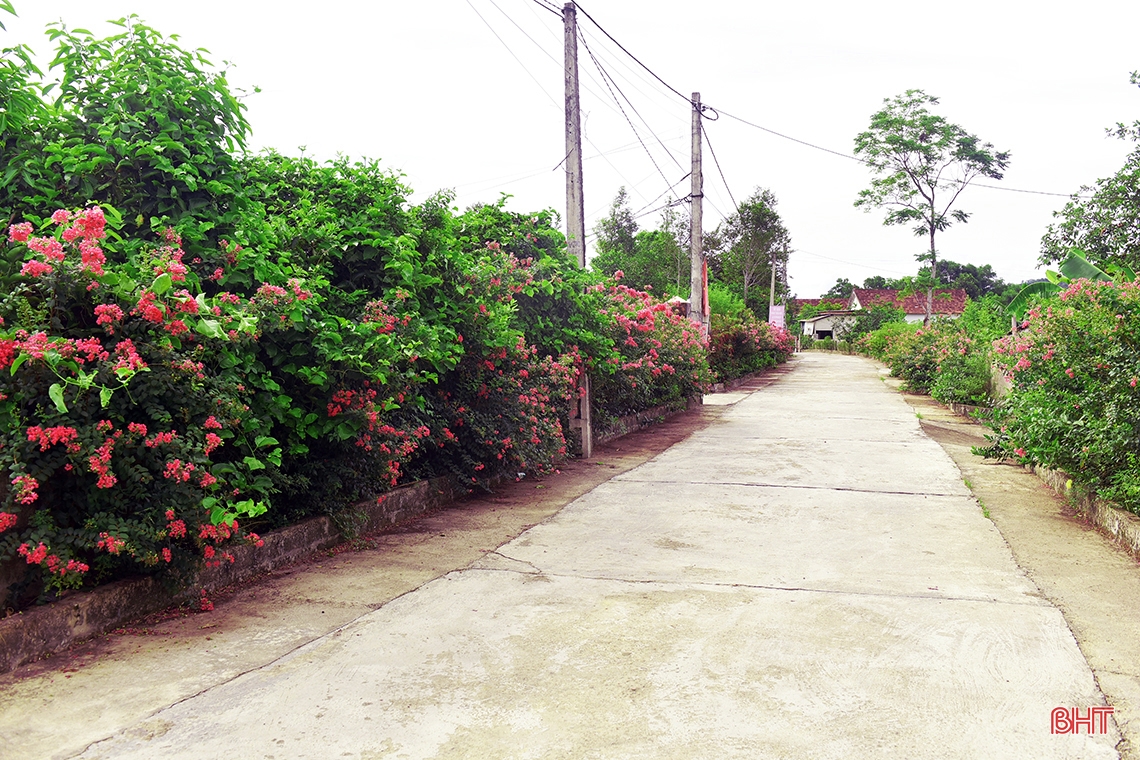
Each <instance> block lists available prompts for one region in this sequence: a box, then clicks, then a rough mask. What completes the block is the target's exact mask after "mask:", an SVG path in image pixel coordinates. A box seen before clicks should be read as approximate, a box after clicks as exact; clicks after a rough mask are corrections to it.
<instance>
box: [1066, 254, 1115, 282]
mask: <svg viewBox="0 0 1140 760" xmlns="http://www.w3.org/2000/svg"><path fill="white" fill-rule="evenodd" d="M1060 269H1061V274H1063V275H1065V276H1066V277H1068V278H1069V279H1071V280H1080V279H1085V280H1111V279H1112V277H1110V276H1109V275H1108V273H1106V272H1105V271H1104V270H1103V269H1101V268H1100V267H1098V266H1096V265H1095V264H1091V263H1089V261H1088V259H1086V258H1085V257H1084V256H1082V255H1081V254H1080V252H1079V251H1078V250H1077V249H1075V248H1074V249H1073V251H1072V252H1071V253H1070V254H1069V258H1067V259H1065V260H1064V261H1062V262H1061V266H1060Z"/></svg>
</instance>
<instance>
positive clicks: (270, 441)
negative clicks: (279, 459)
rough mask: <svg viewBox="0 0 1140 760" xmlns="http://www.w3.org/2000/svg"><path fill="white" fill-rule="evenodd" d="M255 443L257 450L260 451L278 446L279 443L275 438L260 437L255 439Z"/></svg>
mask: <svg viewBox="0 0 1140 760" xmlns="http://www.w3.org/2000/svg"><path fill="white" fill-rule="evenodd" d="M253 443H254V446H256V447H257V448H259V449H260V448H263V447H265V446H273V445H275V444H277V443H278V441H277V439H276V438H273V437H272V436H268V435H259V436H258V437H257V438H256V439H254V442H253Z"/></svg>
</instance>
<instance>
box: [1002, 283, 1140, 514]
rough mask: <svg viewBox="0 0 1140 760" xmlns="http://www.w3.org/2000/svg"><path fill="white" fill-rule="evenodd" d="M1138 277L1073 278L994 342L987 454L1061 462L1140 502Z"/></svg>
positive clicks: (1111, 495)
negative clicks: (995, 374) (996, 398)
mask: <svg viewBox="0 0 1140 760" xmlns="http://www.w3.org/2000/svg"><path fill="white" fill-rule="evenodd" d="M1138 336H1140V282H1131V283H1115V282H1092V281H1089V280H1078V281H1076V282H1074V283H1072V284H1071V285H1070V286H1069V287H1068V288H1067V289H1066V290H1064V291H1063V292H1062V293H1061V294H1060V298H1054V299H1050V300H1048V301H1046V302H1043V303H1041V304H1039V305H1037V306H1035V307H1033V308H1032V309H1030V311H1029V312H1028V313H1027V315H1026V318H1025V322H1024V323H1023V324H1022V325H1021V329H1020V330H1019V332H1018V333H1017V334H1016V335H1010V336H1008V337H1006V338H1002V339H1001V340H999V341H997V343H996V344H995V349H994V351H995V355H996V360H997V362H998V364H999V365H1000V366H1001V368H1002V369H1003V370H1004V372H1005V373H1006V375H1007V377H1008V378H1009V381H1010V383H1011V390H1010V392H1009V395H1008V397H1007V398H1006V399H1005V401H1004V402H1003V403H1002V404H1001V406H1000V407H999V408H998V410H997V415H996V416H995V421H994V423H993V424H994V432H995V435H994V445H993V447H992V448H991V449H990V450H989V452H988V453H989V454H990V455H993V456H1004V457H1009V458H1013V459H1016V460H1018V461H1021V462H1027V463H1028V462H1032V463H1037V464H1042V465H1045V466H1047V467H1053V468H1058V469H1062V470H1065V471H1066V472H1068V473H1070V474H1071V475H1072V476H1073V478H1074V480H1076V481H1077V482H1078V483H1082V484H1084V485H1086V486H1088V487H1090V488H1092V489H1094V490H1096V491H1097V492H1098V493H1099V494H1100V495H1101V496H1103V497H1105V498H1108V499H1110V500H1113V501H1116V502H1117V503H1119V504H1120V505H1121V506H1124V507H1126V508H1128V509H1130V510H1132V511H1136V512H1140V339H1138Z"/></svg>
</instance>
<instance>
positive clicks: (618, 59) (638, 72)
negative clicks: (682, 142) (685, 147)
mask: <svg viewBox="0 0 1140 760" xmlns="http://www.w3.org/2000/svg"><path fill="white" fill-rule="evenodd" d="M578 31H579V33H581V34H583V35H586V36H588V37H593V38H594V40H595V46H596V47H597V49H598V57H599V58H604V56H605V55H609V56H610V62H611V63H612V64H614V65H615V66H618V67H620V68H622V69H625V70H626V71H628V72H629V73H630V74H632V75H633V77H635V78H636V80H637V81H635V79H634V78H631V77H630V76H627V75H625V74H620V76H621V77H622V79H624V80H625V81H626V82H628V83H629V85H630V86H631V87H632V88H633V89H634V90H636V91H637V92H638V93H640V94H641V95H642V96H644V97H645V98H646V100H650V101H652V100H653V97H651V96H650V95H649V94H648V93H646V92H645V90H643V89H641V87H640V86H639V82H641V83H644V84H647V85H649V87H650V88H651V90H652V93H653V96H657V97H660V98H662V99H663V100H662V102H664V100H666V99H667V101H668V104H669V107H668V108H667V107H665V106H663V105H661V104H660V103H657V104H656V105H658V107H659V108H662V109H663V110H664V112H665V113H666V114H667V115H668V116H669V117H670V118H672V119H676V120H677V121H679V122H681V123H683V124H688V119H685V118H682V117H681V116H679V115H677V113H676V112H675V111H674V110H673V108H672V105H673V93H672V92H667V91H666V90H664V89H662V88H661V86H660V85H659V84H658V83H657V82H656V81H655V80H653V79H651V78H650V77H647V76H646V75H645V72H644V71H642V69H640V68H638V67H635V66H632V65H630V63H629V62H628V59H627V58H626V56H624V55H620V54H617V55H615V54H613V53H611V52H610V51H609V50H607V49H606V47H605V45H604V43H605V40H604V39H602V38H601V37H600V36H598V35H596V34H594V33H593V32H592V31H591V30H589V29H588V27H585V26H580V27H578Z"/></svg>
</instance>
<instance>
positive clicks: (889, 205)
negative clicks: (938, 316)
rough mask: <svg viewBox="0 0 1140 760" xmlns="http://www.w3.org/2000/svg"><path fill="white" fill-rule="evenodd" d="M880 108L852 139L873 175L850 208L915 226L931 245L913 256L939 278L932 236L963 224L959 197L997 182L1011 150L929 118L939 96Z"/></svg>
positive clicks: (913, 96)
mask: <svg viewBox="0 0 1140 760" xmlns="http://www.w3.org/2000/svg"><path fill="white" fill-rule="evenodd" d="M883 104H884V105H883V108H882V109H881V110H879V111H877V112H876V113H875V114H873V115H872V116H871V127H870V129H868V130H867V131H866V132H861V133H860V134H859V135H858V136H857V137H856V138H855V155H856V156H858V157H859V158H860V159H862V160H863V161H864V162H865V163H866V164H867V165H868V166H869V167H871V170H872V172H874V174H875V176H874V177H873V178H872V179H871V186H870V187H869V188H867V189H865V190H862V191H860V193H859V198H858V200H856V201H855V206H856V207H859V208H863V209H865V210H867V211H870V210H871V209H872V208H885V209H886V210H887V215H886V217H885V218H884V220H883V224H886V225H895V224H913V225H914V227H913V229H914V233H915V235H917V236H919V237H926V238H927V239H928V240H929V244H930V247H929V250H928V251H926V252H925V253H922V254H919V255H918V256H917V258H918V259H919V260H920V261H929V262H930V267H931V274H932V276H933V279H934V280H935V281H937V280H938V252H937V249H936V248H935V245H934V236H935V233H937V232H941V231H943V230H945V229H948V228H949V227H950V226H951V225H952V224H953V223H954V222H963V223H964V222H966V221H967V220H968V219H969V217H970V215H969V214H968V213H966V212H965V211H963V210H962V209H954V208H953V206H954V204H955V203H956V202H957V200H958V196H959V195H961V194H962V191H963V190H965V189H966V187H967V186H968V185H969V184H970V182H972V181H973V180H975V179H977V178H978V177H988V178H990V179H1001V178H1002V172H1004V171H1005V169H1006V167H1007V166H1009V152H1008V151H998V150H995V149H994V146H993V145H992V144H991V143H988V142H982V141H981V140H980V139H979V138H978V137H977V136H975V135H972V134H970V133H968V132H967V131H966V130H965V129H963V128H962V127H960V126H958V125H957V124H954V123H952V122H950V121H947V120H946V119H945V118H944V117H942V116H939V115H937V114H934V113H931V111H930V110H928V108H927V107H928V106H935V105H938V98H936V97H934V96H932V95H927V94H926V93H925V92H923V91H922V90H907V91H906V92H905V93H904V94H902V95H898V96H896V97H894V98H887V99H886V100H884V101H883ZM927 295H928V298H927V301H928V302H929V301H930V298H929V295H930V294H929V293H928V294H927ZM928 312H929V304H928ZM929 319H930V314H929V313H928V314H927V320H928V321H929Z"/></svg>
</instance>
